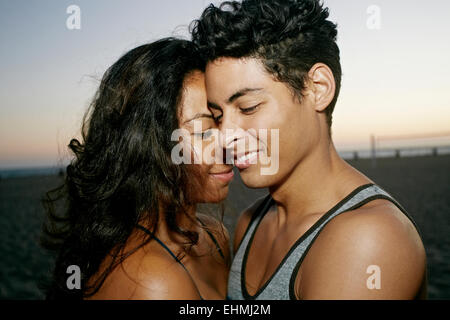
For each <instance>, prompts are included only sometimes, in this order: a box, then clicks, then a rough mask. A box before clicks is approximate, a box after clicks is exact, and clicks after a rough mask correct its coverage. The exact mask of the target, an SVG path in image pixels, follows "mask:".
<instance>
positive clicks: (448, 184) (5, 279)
mask: <svg viewBox="0 0 450 320" xmlns="http://www.w3.org/2000/svg"><path fill="white" fill-rule="evenodd" d="M349 162H350V163H351V164H352V165H353V166H354V167H356V168H357V169H359V170H361V171H362V172H363V173H364V174H366V175H367V176H369V177H370V178H371V179H373V180H374V181H375V182H376V183H377V184H379V185H380V186H381V187H382V188H384V189H385V190H386V191H387V192H389V193H390V194H391V195H392V196H393V197H394V198H396V199H397V200H398V201H399V202H400V203H401V204H402V205H403V206H404V207H405V208H406V210H407V211H408V212H409V213H410V215H411V216H412V217H413V219H414V220H415V221H416V223H417V225H418V227H419V230H420V232H421V234H422V237H423V241H424V244H425V248H426V251H427V258H428V280H429V298H430V299H450V237H449V234H450V197H449V195H450V174H449V173H450V156H438V157H416V158H400V159H395V158H392V159H390V158H389V159H378V161H377V166H376V167H373V166H372V162H371V161H370V160H363V159H361V160H358V161H349ZM61 182H62V180H61V177H59V176H33V177H18V178H2V179H0V230H1V233H0V255H1V259H0V299H42V298H43V294H42V292H41V291H40V290H39V283H40V282H41V281H42V280H43V279H45V277H46V276H47V275H48V272H49V270H50V268H51V264H52V258H51V256H50V255H49V254H48V253H46V252H45V251H44V250H43V249H41V248H40V247H39V244H38V239H39V234H40V228H41V223H42V220H43V216H44V211H43V208H42V206H41V204H40V198H41V197H42V196H43V194H44V193H45V192H46V191H47V190H50V189H52V188H54V187H57V186H58V185H59V184H61ZM265 194H267V190H250V189H248V188H246V187H245V186H244V185H243V184H242V182H241V180H240V179H239V176H238V175H236V178H235V180H234V181H233V183H232V185H231V188H230V195H229V197H228V199H227V201H226V203H225V215H224V223H225V225H226V227H227V228H228V229H229V231H230V234H231V235H233V234H234V232H233V231H234V224H235V223H236V219H237V217H238V215H239V213H240V212H241V211H242V210H243V209H245V208H246V207H247V206H248V205H250V204H251V203H252V202H253V201H254V200H255V199H257V198H258V197H261V196H263V195H265Z"/></svg>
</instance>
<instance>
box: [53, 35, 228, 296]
mask: <svg viewBox="0 0 450 320" xmlns="http://www.w3.org/2000/svg"><path fill="white" fill-rule="evenodd" d="M203 68H204V65H203V62H202V61H201V59H200V58H199V56H198V54H197V52H196V50H195V47H194V46H193V45H192V44H191V43H190V42H188V41H184V40H176V39H172V38H168V39H162V40H160V41H157V42H155V43H152V44H147V45H143V46H141V47H138V48H136V49H133V50H131V51H130V52H128V53H127V54H125V55H124V56H123V57H122V58H120V59H119V61H117V62H116V63H115V64H114V65H113V66H112V67H111V68H109V70H108V71H107V72H106V74H105V75H104V77H103V79H102V82H101V84H100V88H99V90H98V92H97V94H96V96H95V99H94V101H93V103H92V105H91V112H89V113H88V114H86V118H85V121H84V125H83V128H82V135H83V143H80V142H78V141H77V140H72V141H71V143H70V146H69V147H70V149H71V150H72V151H73V153H74V154H75V156H76V157H75V159H74V161H73V162H72V163H71V165H69V166H68V168H67V176H66V180H65V184H64V186H63V187H61V188H59V189H57V190H55V191H53V192H51V193H49V194H48V197H47V200H46V201H45V204H46V205H47V209H48V212H49V217H50V219H49V221H48V223H47V224H46V226H45V228H44V235H46V237H44V244H45V246H46V247H48V248H50V247H53V248H55V249H57V250H58V255H57V259H56V265H55V269H54V273H53V279H52V283H51V285H50V287H49V289H48V291H47V297H48V298H50V299H53V298H78V299H201V298H203V299H224V298H225V296H226V281H227V274H228V268H229V249H228V235H227V233H226V230H225V229H224V227H223V225H222V224H221V223H220V222H218V221H217V220H216V219H214V218H212V217H208V216H202V215H199V214H197V213H196V204H198V203H205V202H212V203H218V202H220V201H222V200H224V199H225V197H226V195H227V193H228V184H229V182H230V180H231V178H232V176H233V173H232V167H231V166H227V165H223V164H222V165H220V164H213V165H208V164H206V163H207V162H208V161H209V162H208V163H210V162H212V161H210V160H211V159H210V158H211V157H215V155H214V153H211V156H210V158H208V155H207V154H199V153H198V151H197V153H196V154H194V152H192V154H191V155H189V157H190V158H193V157H199V156H201V159H203V162H202V164H199V165H189V164H181V165H176V164H175V163H174V161H173V160H172V158H171V155H172V151H173V150H174V148H175V146H176V145H177V144H178V143H179V142H180V141H172V139H171V138H172V133H173V132H174V131H175V130H176V129H184V130H185V132H187V134H189V135H190V137H191V138H197V140H199V139H200V141H201V145H202V146H203V147H206V146H208V145H209V143H212V141H209V140H210V138H211V137H210V133H211V132H212V130H213V129H214V126H215V123H214V119H213V118H212V115H211V114H210V112H209V111H208V108H207V100H206V91H205V87H204V76H203V73H202V71H203ZM195 121H196V122H197V125H194V122H195ZM199 122H201V126H199V125H198V123H199ZM198 127H202V129H201V130H202V131H195V130H199V129H198ZM185 138H188V137H187V136H186V137H185ZM181 140H182V141H181V142H182V143H184V144H186V143H188V144H192V148H190V149H191V150H197V149H198V148H196V146H197V145H195V146H194V141H196V140H195V139H181ZM184 150H186V149H184ZM203 150H206V148H203ZM185 156H186V155H183V157H185ZM189 157H188V158H189ZM205 159H206V160H208V161H206V160H205ZM214 163H215V162H214ZM218 163H220V162H218ZM61 198H64V199H66V207H65V210H63V212H64V214H63V215H62V216H60V215H58V214H57V213H56V209H55V206H54V205H53V203H54V202H55V201H56V200H59V199H61ZM71 265H75V266H78V267H79V268H80V270H81V289H80V290H76V289H75V290H70V289H69V288H68V287H67V285H66V282H67V278H68V277H69V276H70V274H67V268H68V267H69V266H71Z"/></svg>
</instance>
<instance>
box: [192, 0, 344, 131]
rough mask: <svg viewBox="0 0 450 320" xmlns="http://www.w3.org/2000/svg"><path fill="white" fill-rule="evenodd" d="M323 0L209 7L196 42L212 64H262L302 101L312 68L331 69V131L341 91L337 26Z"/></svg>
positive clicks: (252, 0)
mask: <svg viewBox="0 0 450 320" xmlns="http://www.w3.org/2000/svg"><path fill="white" fill-rule="evenodd" d="M328 17H329V13H328V8H324V6H323V3H322V2H321V1H319V0H244V1H242V2H237V1H229V2H228V1H227V2H223V3H222V4H221V5H219V6H218V7H216V6H214V5H213V4H211V5H209V6H208V7H207V8H206V9H205V10H204V11H203V14H202V15H201V17H200V19H198V20H195V21H193V22H192V24H191V26H190V31H191V33H192V40H193V42H194V43H195V44H197V46H198V47H199V48H200V50H201V51H200V52H201V53H202V55H203V56H204V58H205V59H206V60H207V61H214V60H216V59H217V58H220V57H232V58H246V57H251V58H257V59H260V60H261V61H262V62H263V64H264V66H265V68H266V70H267V71H268V72H269V73H270V74H272V75H274V76H275V78H276V79H277V80H279V81H282V82H284V83H286V84H288V85H289V86H290V87H291V88H292V89H293V90H294V93H295V94H296V96H297V97H298V98H299V99H300V101H301V98H302V92H303V90H304V89H305V81H306V80H307V75H308V72H309V70H310V69H311V68H312V66H313V65H314V64H316V63H319V62H321V63H324V64H326V65H327V66H328V67H329V68H330V69H331V70H332V72H333V75H334V80H335V83H336V93H335V97H334V99H333V101H332V102H331V104H330V105H329V106H328V108H327V109H326V110H325V113H326V115H327V122H328V125H329V127H330V128H331V124H332V114H333V110H334V107H335V105H336V101H337V98H338V96H339V91H340V87H341V77H342V71H341V64H340V52H339V48H338V46H337V44H336V38H337V25H336V24H334V23H333V22H331V21H329V20H328Z"/></svg>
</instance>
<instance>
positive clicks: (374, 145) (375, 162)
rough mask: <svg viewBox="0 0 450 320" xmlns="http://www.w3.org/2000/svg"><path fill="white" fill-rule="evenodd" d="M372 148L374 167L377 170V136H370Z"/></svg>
mask: <svg viewBox="0 0 450 320" xmlns="http://www.w3.org/2000/svg"><path fill="white" fill-rule="evenodd" d="M370 146H371V150H372V167H373V168H376V167H377V150H376V149H377V141H376V138H375V135H373V134H372V135H371V136H370Z"/></svg>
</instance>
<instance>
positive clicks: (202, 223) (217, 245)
mask: <svg viewBox="0 0 450 320" xmlns="http://www.w3.org/2000/svg"><path fill="white" fill-rule="evenodd" d="M197 220H198V221H199V222H200V223H201V225H202V226H203V227H206V224H205V223H204V222H203V221H202V220H200V218H198V217H197ZM205 231H206V233H208V235H209V237H210V238H211V240H212V241H213V242H214V244H215V245H216V248H217V251H218V252H219V254H220V256H221V257H222V259H224V260H225V255H224V254H223V251H222V249H221V248H220V245H219V242H218V241H217V240H216V238H215V237H214V236H213V234H212V233H211V232H210V231H209V230H207V229H205Z"/></svg>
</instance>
